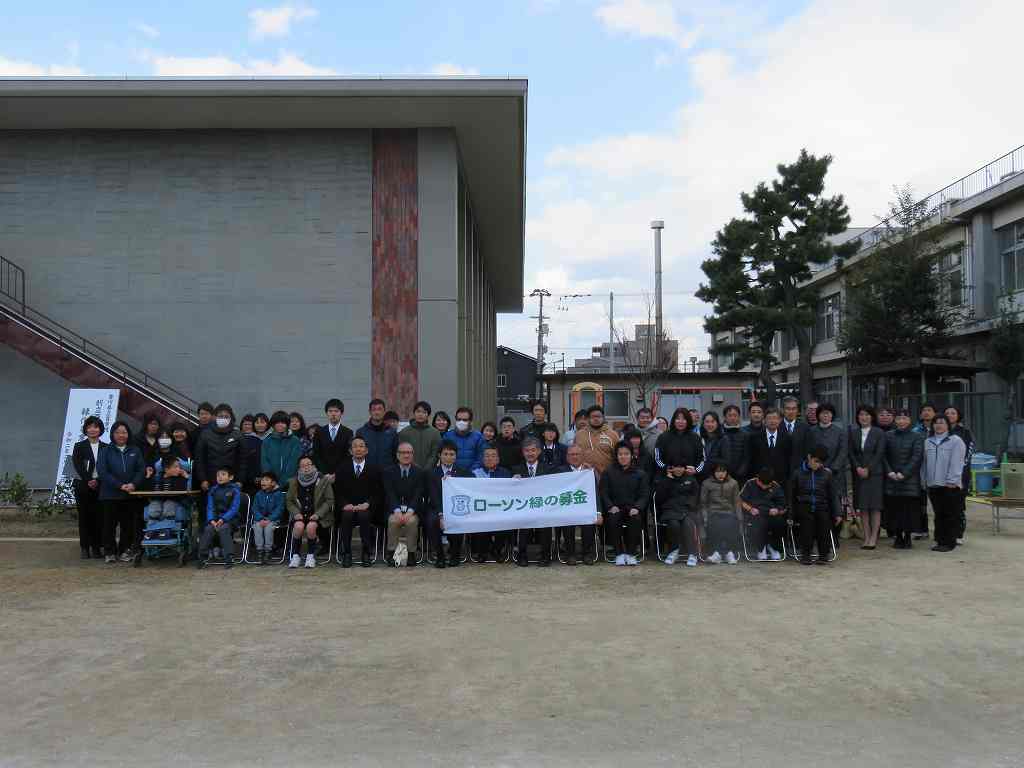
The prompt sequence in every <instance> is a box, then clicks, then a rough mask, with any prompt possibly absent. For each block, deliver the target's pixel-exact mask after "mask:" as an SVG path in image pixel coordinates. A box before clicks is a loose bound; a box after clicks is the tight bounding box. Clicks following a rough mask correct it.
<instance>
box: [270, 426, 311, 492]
mask: <svg viewBox="0 0 1024 768" xmlns="http://www.w3.org/2000/svg"><path fill="white" fill-rule="evenodd" d="M301 458H302V442H301V441H300V440H299V438H297V437H296V436H295V435H289V434H288V433H287V432H285V433H284V434H278V433H277V432H272V433H271V435H270V437H268V438H267V439H266V440H264V441H263V447H262V448H261V449H260V460H261V462H262V469H263V471H264V472H273V473H274V474H275V475H277V484H278V485H279V486H280V487H282V488H285V487H287V486H288V483H289V482H291V479H292V478H293V477H295V473H296V472H298V471H299V459H301Z"/></svg>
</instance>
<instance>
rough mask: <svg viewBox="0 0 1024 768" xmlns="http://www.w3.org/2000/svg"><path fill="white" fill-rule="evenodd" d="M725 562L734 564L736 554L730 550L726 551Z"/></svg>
mask: <svg viewBox="0 0 1024 768" xmlns="http://www.w3.org/2000/svg"><path fill="white" fill-rule="evenodd" d="M725 562H727V563H728V564H729V565H736V555H734V554H733V553H732V552H726V553H725Z"/></svg>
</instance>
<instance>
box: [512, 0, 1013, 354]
mask: <svg viewBox="0 0 1024 768" xmlns="http://www.w3.org/2000/svg"><path fill="white" fill-rule="evenodd" d="M976 11H977V12H976V13H974V14H972V15H971V16H970V18H967V17H964V16H963V15H962V14H959V13H957V12H956V6H954V5H938V6H937V5H936V4H935V3H934V2H932V1H931V0H927V1H926V0H908V1H907V2H905V3H902V4H899V5H898V6H893V5H891V4H890V3H888V2H886V1H885V0H857V2H854V1H853V0H842V2H840V1H839V0H815V1H814V2H812V3H810V4H809V5H808V6H807V7H806V8H805V9H804V10H803V11H802V12H801V13H800V14H799V15H797V16H796V17H794V18H792V19H790V20H789V21H787V22H785V23H783V24H781V25H778V26H776V27H774V28H770V29H762V30H761V31H760V33H759V34H757V35H755V36H753V37H751V38H749V39H748V40H747V45H746V47H745V48H743V49H734V50H732V51H729V50H723V49H711V50H705V51H702V52H701V53H699V54H696V55H694V54H689V56H688V59H686V61H687V62H688V66H689V69H690V75H691V79H692V82H693V85H694V87H695V89H696V95H695V96H694V97H693V98H692V99H691V100H689V101H687V102H684V103H677V104H675V105H674V106H673V107H672V109H673V110H674V120H673V121H672V123H671V128H670V129H668V130H665V131H663V132H632V133H625V134H622V135H608V136H604V137H601V138H599V139H597V140H595V141H591V142H587V143H582V144H577V145H566V146H562V147H558V148H556V149H554V150H553V151H551V152H550V153H549V154H548V155H547V156H546V157H545V158H544V165H543V173H542V175H541V178H540V179H531V187H530V210H529V218H528V222H527V230H526V231H527V254H528V256H527V267H526V274H527V276H528V277H527V286H526V288H527V292H529V290H531V289H532V288H534V287H541V286H544V283H542V282H541V281H540V279H539V277H538V274H539V273H541V270H543V269H550V265H552V264H558V265H561V267H562V269H563V270H564V274H563V275H561V276H560V277H559V284H560V285H564V286H570V287H575V286H579V285H584V284H586V285H590V286H593V287H594V288H595V290H602V291H603V293H604V294H605V299H604V304H605V305H606V304H607V298H606V296H607V291H608V290H609V288H614V289H615V290H616V291H619V290H622V291H624V292H625V291H628V290H629V288H626V287H619V286H636V285H639V286H642V289H644V290H649V289H650V288H652V287H653V283H654V280H653V267H652V266H651V261H652V257H651V251H652V247H651V236H650V230H649V229H648V226H649V222H650V220H651V219H654V218H663V219H664V220H665V223H666V228H665V232H664V261H665V279H664V283H665V290H666V291H669V290H673V291H683V292H692V291H694V290H695V289H696V288H697V286H698V285H699V284H700V282H701V280H702V279H703V273H702V272H701V271H700V263H701V261H702V260H703V259H705V258H707V257H708V255H709V253H710V248H709V243H710V241H711V239H712V238H713V237H714V234H715V231H716V230H717V229H718V228H720V227H721V226H722V225H724V224H725V223H726V221H728V219H729V218H730V217H732V216H735V215H739V213H740V204H739V193H740V192H741V191H745V190H749V189H751V188H753V186H754V185H755V184H756V183H757V182H758V181H761V180H767V179H771V178H773V177H774V175H775V165H776V164H777V163H779V162H789V161H792V160H793V159H795V158H796V156H797V153H798V152H799V151H800V149H801V147H807V148H808V149H809V150H810V151H812V152H815V153H818V154H823V153H830V154H832V155H833V156H834V158H835V161H834V163H833V165H832V169H831V171H830V174H829V180H828V184H829V191H830V192H831V193H842V194H844V195H845V197H846V200H847V202H848V203H849V205H850V210H851V215H852V217H853V222H852V223H853V224H854V225H871V224H873V223H875V222H876V220H877V219H876V216H877V215H878V214H881V213H884V212H885V210H886V208H887V203H888V201H889V200H890V199H891V198H892V186H893V185H894V184H902V183H905V182H909V183H911V184H912V185H913V186H914V188H915V190H916V191H917V192H918V193H919V194H921V195H922V196H923V195H925V194H928V193H930V192H932V191H934V190H936V189H938V188H940V187H942V186H943V185H945V184H947V183H949V182H951V181H953V180H955V179H957V178H958V177H960V176H962V175H965V174H967V173H969V172H970V171H973V170H974V169H975V168H977V167H979V166H980V165H982V164H984V163H985V162H987V161H988V160H991V159H993V158H995V157H997V156H999V155H1001V154H1003V153H1004V152H1006V151H1008V150H1010V149H1012V148H1014V147H1016V146H1017V145H1019V144H1020V143H1021V138H1020V136H1021V133H1020V127H1019V126H1020V125H1022V124H1024V102H1021V101H1020V100H1019V99H1017V100H1014V99H1012V98H1010V97H1009V96H1008V94H1009V91H1007V80H1006V78H1005V77H998V76H993V74H992V73H1010V72H1015V71H1017V69H1019V66H1018V64H1019V62H1018V59H1019V58H1020V57H1019V53H1017V51H1018V48H1019V44H1018V41H1016V37H1017V30H1019V29H1021V28H1022V26H1024V5H1022V4H1020V3H1018V2H1014V1H1013V0H994V1H993V2H990V3H986V4H984V5H983V6H978V7H977V8H976ZM879 19H884V23H879ZM1011 79H1012V78H1011ZM610 101H613V100H610ZM595 275H596V276H600V279H599V280H596V281H595V280H594V276H595ZM549 289H550V290H552V291H555V289H554V288H549ZM558 292H562V291H561V290H559V291H558ZM618 304H619V301H618V300H616V305H618ZM528 309H530V310H531V312H529V313H526V314H535V311H532V310H535V306H534V304H532V303H531V304H529V306H528ZM624 311H626V310H624ZM706 312H707V308H705V307H703V306H702V305H700V303H699V302H695V301H693V300H687V301H681V300H680V301H672V302H670V301H669V300H668V298H667V297H666V319H667V321H668V323H669V324H670V325H671V326H672V327H673V328H679V329H685V331H684V332H685V335H686V336H688V337H692V338H693V339H694V340H695V342H696V343H695V346H696V347H698V348H701V347H704V346H706V344H705V343H704V342H703V339H702V338H701V336H702V334H700V333H699V323H700V319H701V317H702V316H703V315H704V314H705V313H706ZM563 314H565V313H563ZM617 314H618V313H617ZM631 314H633V315H636V314H639V312H638V310H634V311H632V312H631ZM559 321H560V318H555V319H553V320H552V321H551V323H552V335H553V337H556V338H557V339H558V341H552V342H550V344H551V346H552V347H557V346H577V347H579V346H582V347H586V346H589V345H591V344H593V343H597V342H598V341H600V340H602V339H605V338H606V337H607V316H606V314H605V315H602V314H601V310H600V308H599V307H596V306H595V307H594V308H593V312H592V313H591V317H589V318H588V319H586V320H585V321H581V322H579V323H577V324H575V325H573V326H572V327H571V331H567V332H566V333H565V334H564V335H561V336H559V335H558V334H561V333H562V332H561V331H560V330H559ZM531 325H532V321H530V320H529V319H522V318H518V317H516V318H504V317H503V319H502V326H501V337H500V338H502V343H508V344H511V345H513V346H516V347H517V348H520V349H524V350H526V351H529V350H530V349H531V348H532V347H533V345H534V344H535V335H534V332H533V331H532V330H531ZM677 333H680V332H677ZM684 356H686V357H689V354H686V355H684ZM701 356H702V357H705V356H706V352H702V353H701Z"/></svg>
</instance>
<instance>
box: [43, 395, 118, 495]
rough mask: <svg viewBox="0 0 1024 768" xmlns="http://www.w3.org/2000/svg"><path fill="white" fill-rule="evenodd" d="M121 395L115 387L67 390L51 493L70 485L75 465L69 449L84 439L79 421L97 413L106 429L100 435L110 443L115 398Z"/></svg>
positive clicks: (71, 449)
mask: <svg viewBox="0 0 1024 768" xmlns="http://www.w3.org/2000/svg"><path fill="white" fill-rule="evenodd" d="M120 397H121V391H120V390H118V389H72V390H71V391H70V392H68V412H67V415H66V416H65V417H64V434H63V435H62V436H61V440H60V454H59V455H58V456H57V479H56V480H55V481H54V483H53V489H54V492H56V490H57V489H58V488H59V487H60V486H61V484H62V483H63V484H65V485H66V486H68V487H70V486H71V482H72V481H73V480H74V479H75V477H76V475H75V467H74V465H73V464H72V463H71V452H72V451H73V450H74V448H75V443H77V442H78V441H79V440H84V439H85V435H84V434H83V433H82V422H83V421H85V420H86V419H87V418H88V417H90V416H99V417H100V419H102V420H103V426H104V427H106V430H105V431H104V432H103V435H102V436H101V437H100V440H102V441H103V442H104V443H109V442H110V426H111V425H112V424H113V423H114V422H115V421H117V401H118V399H120Z"/></svg>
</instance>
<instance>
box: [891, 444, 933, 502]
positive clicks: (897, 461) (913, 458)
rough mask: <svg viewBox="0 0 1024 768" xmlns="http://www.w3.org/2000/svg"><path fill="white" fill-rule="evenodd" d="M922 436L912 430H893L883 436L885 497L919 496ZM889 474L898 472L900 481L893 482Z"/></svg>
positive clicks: (922, 450) (922, 448)
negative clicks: (901, 476) (900, 476)
mask: <svg viewBox="0 0 1024 768" xmlns="http://www.w3.org/2000/svg"><path fill="white" fill-rule="evenodd" d="M923 458H924V435H923V434H922V433H920V432H915V431H914V430H912V429H893V430H891V431H890V432H887V433H886V435H885V495H886V496H919V495H920V494H921V461H922V460H923ZM890 472H899V473H900V474H901V475H903V479H902V480H893V479H891V478H890V477H889V473H890Z"/></svg>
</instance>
